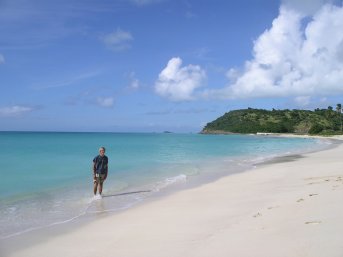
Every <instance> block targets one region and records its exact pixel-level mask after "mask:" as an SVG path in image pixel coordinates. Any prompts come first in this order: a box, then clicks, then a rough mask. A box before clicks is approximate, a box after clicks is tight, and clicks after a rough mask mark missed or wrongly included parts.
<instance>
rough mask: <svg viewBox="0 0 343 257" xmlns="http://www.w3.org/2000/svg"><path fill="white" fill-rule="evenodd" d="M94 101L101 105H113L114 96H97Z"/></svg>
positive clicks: (108, 106)
mask: <svg viewBox="0 0 343 257" xmlns="http://www.w3.org/2000/svg"><path fill="white" fill-rule="evenodd" d="M96 102H97V104H98V105H99V106H101V107H106V108H110V107H112V106H113V105H114V98H113V97H98V98H97V101H96Z"/></svg>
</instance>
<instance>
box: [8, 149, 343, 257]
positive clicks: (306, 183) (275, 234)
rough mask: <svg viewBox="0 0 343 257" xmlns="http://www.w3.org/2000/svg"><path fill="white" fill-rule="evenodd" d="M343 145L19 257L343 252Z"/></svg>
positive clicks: (180, 195) (166, 201) (324, 256)
mask: <svg viewBox="0 0 343 257" xmlns="http://www.w3.org/2000/svg"><path fill="white" fill-rule="evenodd" d="M342 199H343V145H339V146H338V147H336V148H333V149H329V150H325V151H321V152H316V153H310V154H305V155H303V156H301V157H300V158H291V157H290V158H288V159H287V160H286V161H284V162H276V163H269V164H263V165H259V166H258V167H256V168H255V169H253V170H250V171H247V172H244V173H239V174H235V175H231V176H228V177H224V178H221V179H219V180H217V181H215V182H213V183H209V184H205V185H202V186H199V187H196V188H191V189H187V190H182V191H179V192H176V193H173V194H171V195H168V196H165V197H161V198H160V199H157V200H154V201H150V202H147V203H144V204H141V205H138V206H136V207H133V208H130V209H128V210H126V211H123V212H120V213H117V214H113V215H110V216H108V217H105V218H100V219H97V220H95V221H92V222H90V223H89V224H86V225H84V226H80V227H78V228H77V229H74V230H72V231H66V232H65V233H62V234H59V235H56V236H54V237H51V238H48V239H45V240H42V242H41V243H39V244H32V245H30V246H29V247H26V248H22V249H18V251H14V252H12V253H8V254H7V255H6V256H16V257H20V256H23V257H31V256H32V257H40V256H42V257H43V256H44V257H46V256H50V257H53V256H56V257H61V256H63V257H69V256H70V257H75V256H78V257H86V256H89V257H94V256H97V257H113V256H118V257H129V256H130V257H144V256H147V257H181V256H182V257H191V256H194V257H214V256H215V257H221V256H223V257H224V256H225V257H228V256H233V257H305V256H309V257H342V256H343V236H342V235H343V222H342V217H343V205H342Z"/></svg>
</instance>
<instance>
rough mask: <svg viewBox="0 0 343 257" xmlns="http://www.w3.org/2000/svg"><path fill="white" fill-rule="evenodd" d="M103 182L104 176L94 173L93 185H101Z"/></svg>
mask: <svg viewBox="0 0 343 257" xmlns="http://www.w3.org/2000/svg"><path fill="white" fill-rule="evenodd" d="M104 180H105V174H98V173H96V174H95V180H94V183H95V182H96V183H103V182H104Z"/></svg>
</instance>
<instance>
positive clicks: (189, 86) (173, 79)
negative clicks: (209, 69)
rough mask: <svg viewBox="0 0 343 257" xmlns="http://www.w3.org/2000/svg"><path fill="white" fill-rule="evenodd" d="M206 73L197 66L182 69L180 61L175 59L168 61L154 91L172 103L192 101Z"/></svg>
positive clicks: (177, 58)
mask: <svg viewBox="0 0 343 257" xmlns="http://www.w3.org/2000/svg"><path fill="white" fill-rule="evenodd" d="M205 78H206V73H205V71H204V70H203V69H201V67H200V66H198V65H191V64H190V65H188V66H184V67H182V60H181V59H180V58H179V57H175V58H172V59H170V60H169V62H168V64H167V66H166V67H165V68H164V69H163V70H162V71H161V73H160V74H159V76H158V80H157V81H156V83H155V91H156V93H157V94H159V95H160V96H163V97H166V98H168V99H170V100H173V101H184V100H192V99H194V98H195V96H194V93H195V90H196V89H197V88H199V87H201V86H202V84H203V81H204V80H205Z"/></svg>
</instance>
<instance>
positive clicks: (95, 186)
mask: <svg viewBox="0 0 343 257" xmlns="http://www.w3.org/2000/svg"><path fill="white" fill-rule="evenodd" d="M97 190H98V182H97V181H94V195H96V192H97ZM99 191H100V187H99Z"/></svg>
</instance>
